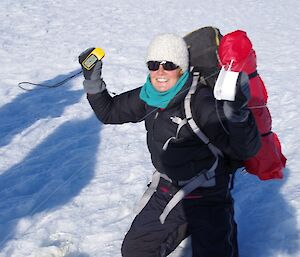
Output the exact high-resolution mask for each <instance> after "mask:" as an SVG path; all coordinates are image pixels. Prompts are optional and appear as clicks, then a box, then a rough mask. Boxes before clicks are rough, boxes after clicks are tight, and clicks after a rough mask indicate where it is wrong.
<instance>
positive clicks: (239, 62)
mask: <svg viewBox="0 0 300 257" xmlns="http://www.w3.org/2000/svg"><path fill="white" fill-rule="evenodd" d="M218 54H219V62H220V64H221V65H228V64H230V62H231V61H233V64H232V66H231V70H233V71H237V72H240V71H243V72H245V73H247V74H248V76H249V82H250V83H249V84H250V93H251V98H250V100H249V103H248V107H249V109H250V110H251V112H252V113H253V115H254V118H255V121H256V124H257V127H258V130H259V132H260V135H261V142H262V145H261V148H260V150H259V151H258V153H257V154H256V155H255V156H253V157H252V158H250V159H249V160H247V161H245V162H244V165H245V168H246V170H247V171H248V172H249V173H251V174H254V175H257V176H258V177H259V178H260V179H262V180H267V179H273V178H282V177H283V169H284V167H285V164H286V158H285V157H284V155H283V154H282V152H281V145H280V141H279V139H278V136H277V135H276V133H275V132H273V131H272V118H271V114H270V111H269V109H268V107H267V101H268V94H267V90H266V88H265V85H264V82H263V81H262V79H261V77H260V76H259V74H258V73H257V70H256V67H257V65H256V54H255V51H254V50H253V48H252V43H251V41H250V39H249V38H248V37H247V34H246V32H244V31H241V30H236V31H234V32H231V33H229V34H226V35H225V36H223V38H222V39H221V41H220V45H219V48H218Z"/></svg>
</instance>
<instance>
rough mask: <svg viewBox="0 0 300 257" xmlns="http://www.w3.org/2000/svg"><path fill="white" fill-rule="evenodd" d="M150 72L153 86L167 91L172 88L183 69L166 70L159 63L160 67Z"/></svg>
mask: <svg viewBox="0 0 300 257" xmlns="http://www.w3.org/2000/svg"><path fill="white" fill-rule="evenodd" d="M149 72H150V81H151V83H152V85H153V87H154V88H155V89H156V90H157V91H159V92H165V91H167V90H169V89H170V88H172V87H173V86H174V85H175V84H176V82H177V81H178V79H179V78H180V76H181V75H182V71H181V69H180V68H177V69H175V70H165V69H164V68H163V66H162V65H159V69H158V70H156V71H151V70H150V71H149Z"/></svg>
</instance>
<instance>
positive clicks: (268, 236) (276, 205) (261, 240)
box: [233, 169, 299, 257]
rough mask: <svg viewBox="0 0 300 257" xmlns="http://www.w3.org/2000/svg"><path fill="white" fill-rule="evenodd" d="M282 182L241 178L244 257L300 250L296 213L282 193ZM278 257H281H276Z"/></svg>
mask: <svg viewBox="0 0 300 257" xmlns="http://www.w3.org/2000/svg"><path fill="white" fill-rule="evenodd" d="M288 173H289V170H288V169H285V171H284V175H285V178H284V179H282V180H272V181H259V180H258V179H257V178H256V177H255V176H252V175H248V176H239V177H238V179H237V183H236V186H235V190H234V194H233V195H234V198H235V200H236V201H235V206H236V219H237V224H238V230H239V231H238V232H239V233H238V236H239V248H240V249H239V250H240V255H241V256H247V257H271V256H275V254H278V253H285V254H295V253H297V252H298V251H299V232H298V229H297V220H296V210H295V209H294V208H293V207H292V206H291V205H289V203H288V202H287V201H286V200H285V199H284V198H283V195H282V194H281V193H280V190H281V187H282V186H283V185H284V183H286V182H287V178H288ZM276 256H277V255H276Z"/></svg>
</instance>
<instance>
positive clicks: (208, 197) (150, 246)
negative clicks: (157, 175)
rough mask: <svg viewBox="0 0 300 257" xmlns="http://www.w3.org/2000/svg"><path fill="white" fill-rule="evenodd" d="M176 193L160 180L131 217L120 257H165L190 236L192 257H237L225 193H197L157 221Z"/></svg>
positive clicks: (207, 190) (233, 227) (200, 191)
mask: <svg viewBox="0 0 300 257" xmlns="http://www.w3.org/2000/svg"><path fill="white" fill-rule="evenodd" d="M177 190H178V189H177V188H175V187H174V186H173V185H171V184H170V183H168V182H166V181H165V180H163V179H161V181H160V184H159V187H158V190H157V191H156V192H155V193H154V195H153V196H152V197H151V199H150V201H149V202H148V203H147V205H146V206H145V207H144V209H143V210H142V211H141V212H140V213H139V214H138V215H137V216H136V217H135V219H134V221H133V223H132V225H131V227H130V230H129V231H128V233H127V234H126V236H125V239H124V241H123V245H122V256H123V257H141V256H142V257H165V256H167V255H168V254H169V253H171V252H172V251H173V250H175V248H176V247H177V246H178V245H179V244H180V242H181V241H182V240H183V239H185V238H186V237H187V236H189V235H191V239H192V251H193V257H238V250H237V230H236V223H235V222H234V219H233V204H232V199H231V196H230V194H229V193H228V190H227V189H223V190H220V189H218V190H217V189H199V190H197V192H194V194H192V195H191V196H190V197H187V198H186V199H184V200H182V201H181V202H180V203H178V204H177V205H176V207H175V208H174V209H173V210H172V211H171V212H170V214H169V215H168V217H167V219H166V221H165V223H164V224H161V223H160V221H159V216H160V215H161V213H162V211H163V209H164V207H165V206H166V204H167V203H168V202H169V201H170V199H171V198H172V196H173V195H174V193H175V192H176V191H177Z"/></svg>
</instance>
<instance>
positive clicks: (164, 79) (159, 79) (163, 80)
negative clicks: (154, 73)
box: [156, 78, 168, 82]
mask: <svg viewBox="0 0 300 257" xmlns="http://www.w3.org/2000/svg"><path fill="white" fill-rule="evenodd" d="M156 80H157V81H158V82H167V81H168V79H166V78H157V79H156Z"/></svg>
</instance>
